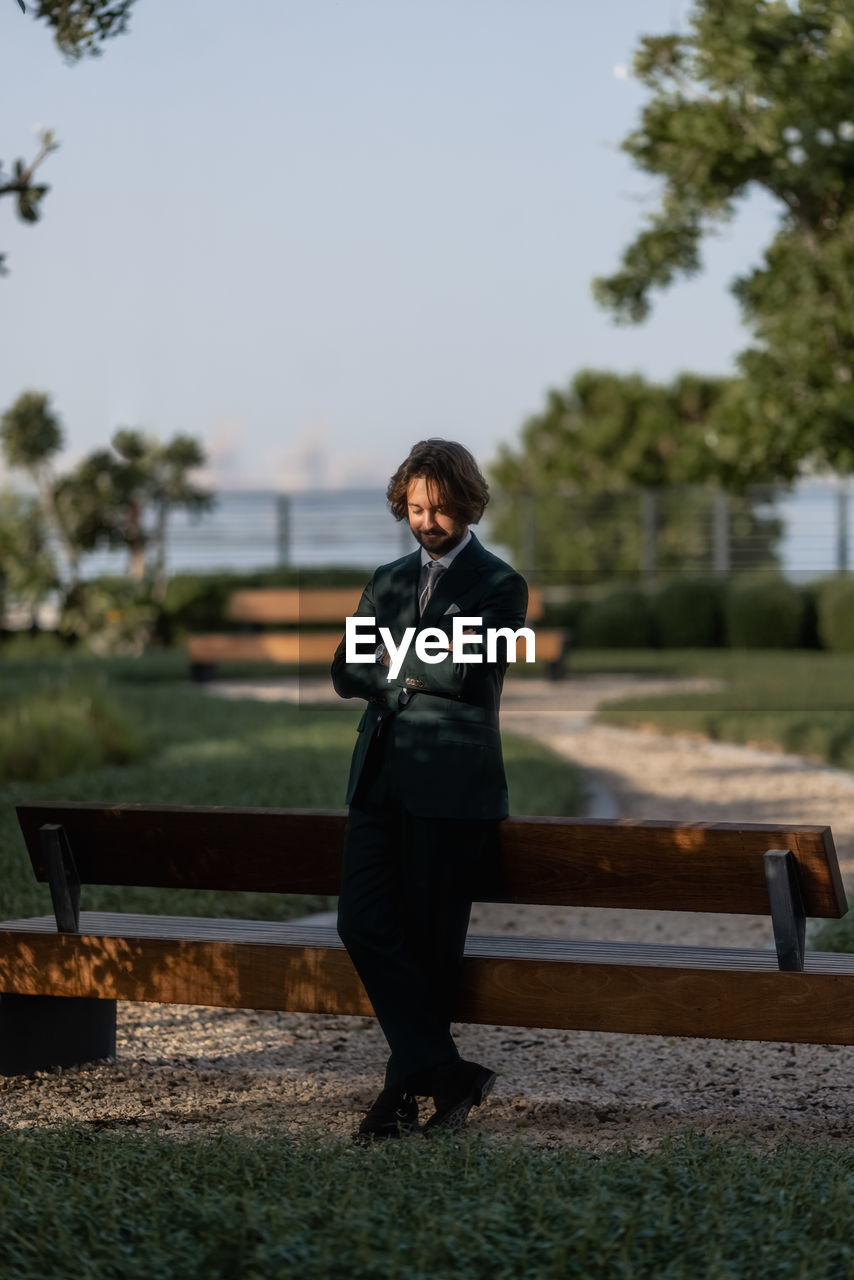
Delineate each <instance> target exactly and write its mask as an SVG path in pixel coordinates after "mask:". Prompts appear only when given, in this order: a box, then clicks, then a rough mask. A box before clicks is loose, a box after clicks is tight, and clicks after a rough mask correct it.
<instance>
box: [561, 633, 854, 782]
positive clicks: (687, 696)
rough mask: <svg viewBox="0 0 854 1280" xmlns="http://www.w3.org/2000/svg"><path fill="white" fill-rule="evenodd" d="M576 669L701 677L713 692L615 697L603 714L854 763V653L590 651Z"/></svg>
mask: <svg viewBox="0 0 854 1280" xmlns="http://www.w3.org/2000/svg"><path fill="white" fill-rule="evenodd" d="M572 671H573V674H576V675H586V674H592V673H594V672H595V673H603V672H622V673H627V672H631V673H634V674H637V675H646V676H679V677H686V676H702V677H706V678H709V679H714V680H720V681H721V682H722V683H723V687H722V688H721V689H720V690H719V691H716V692H709V693H680V694H668V695H665V696H660V697H651V696H649V697H647V696H640V697H634V698H630V699H624V700H622V701H620V702H614V703H610V704H609V705H608V706H607V707H603V708H602V709H601V710H600V712H599V715H598V718H599V719H600V720H602V721H603V722H605V723H607V724H619V725H642V726H645V727H654V728H658V729H661V730H662V731H663V732H666V733H701V734H704V735H705V736H706V737H709V738H718V739H722V740H725V741H728V742H742V743H750V744H751V745H754V746H761V747H767V748H770V749H772V750H774V749H777V750H782V751H788V752H792V753H794V754H797V755H804V756H810V757H812V758H814V759H816V760H821V761H827V762H830V763H831V764H835V765H839V766H841V767H842V768H847V769H854V654H843V653H823V652H817V651H813V650H781V649H773V650H738V651H736V650H726V649H679V650H642V651H637V650H618V649H612V650H608V651H605V650H584V649H579V650H578V651H577V652H576V653H575V654H574V655H573V658H572Z"/></svg>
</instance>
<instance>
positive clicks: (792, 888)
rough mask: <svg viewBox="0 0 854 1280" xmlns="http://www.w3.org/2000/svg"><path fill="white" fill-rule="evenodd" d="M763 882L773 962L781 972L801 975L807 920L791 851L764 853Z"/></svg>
mask: <svg viewBox="0 0 854 1280" xmlns="http://www.w3.org/2000/svg"><path fill="white" fill-rule="evenodd" d="M765 879H766V880H767V882H768V897H769V899H770V901H771V920H772V923H773V925H774V942H775V944H776V947H777V962H778V964H779V966H780V969H781V970H784V971H791V972H793V973H802V972H803V968H804V950H805V940H806V925H807V919H806V913H805V911H804V903H803V898H802V897H801V886H800V883H799V881H798V864H797V862H796V860H795V855H794V854H793V853H792V852H791V850H789V849H768V851H767V852H766V854H765Z"/></svg>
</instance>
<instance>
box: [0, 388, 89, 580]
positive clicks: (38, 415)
mask: <svg viewBox="0 0 854 1280" xmlns="http://www.w3.org/2000/svg"><path fill="white" fill-rule="evenodd" d="M62 446H63V432H62V427H61V425H60V422H59V419H58V418H57V417H56V414H55V413H54V412H53V410H52V409H51V407H50V398H49V396H47V395H46V394H45V393H44V392H42V391H24V392H23V393H22V394H21V395H20V396H19V397H18V399H17V400H16V401H15V403H14V404H13V405H12V406H11V407H10V408H9V409H7V410H6V412H5V413H4V414H3V416H2V418H0V449H2V452H3V458H4V460H5V462H6V465H7V466H8V467H9V468H10V469H11V470H20V471H24V472H25V473H26V474H27V475H28V476H29V477H30V479H31V480H32V481H33V483H34V484H35V487H36V491H37V493H38V496H39V503H40V506H41V512H42V517H43V519H44V521H45V524H46V525H47V528H48V529H49V531H50V533H51V534H52V535H53V538H54V540H55V543H56V546H57V550H58V552H59V554H60V557H61V559H60V562H59V563H58V564H57V578H58V581H59V583H60V585H61V586H62V589H63V590H64V591H65V592H68V591H70V590H71V589H72V588H73V587H74V586H76V584H77V582H78V581H79V577H80V546H79V545H78V543H77V541H76V540H75V537H74V530H73V528H72V527H71V525H70V524H69V522H68V517H69V515H70V513H69V512H67V511H63V509H62V506H61V504H60V503H59V502H58V500H57V487H58V481H57V477H56V472H55V470H54V459H55V457H56V456H57V454H58V453H59V452H60V450H61V449H62Z"/></svg>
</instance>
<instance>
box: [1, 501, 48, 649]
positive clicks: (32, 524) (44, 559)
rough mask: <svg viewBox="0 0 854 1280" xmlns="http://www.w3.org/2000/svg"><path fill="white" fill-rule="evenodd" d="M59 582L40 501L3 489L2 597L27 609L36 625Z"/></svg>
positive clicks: (32, 622) (33, 623) (32, 623)
mask: <svg viewBox="0 0 854 1280" xmlns="http://www.w3.org/2000/svg"><path fill="white" fill-rule="evenodd" d="M58 585H59V583H58V581H57V576H56V565H55V563H54V558H53V556H52V554H51V550H50V543H49V539H48V533H47V529H46V527H45V522H44V518H43V516H42V511H41V507H40V504H39V502H38V500H37V499H33V498H30V497H25V496H23V495H22V494H19V493H14V492H12V491H11V490H2V491H0V599H2V598H4V597H8V598H9V599H11V600H14V602H15V603H16V604H18V605H22V606H24V607H25V608H27V609H28V610H29V613H30V620H31V625H33V626H34V625H35V619H36V611H37V609H38V606H39V605H40V604H41V602H42V601H43V600H44V599H45V597H46V596H47V595H48V594H49V593H50V592H51V591H53V590H55V588H56V587H57V586H58Z"/></svg>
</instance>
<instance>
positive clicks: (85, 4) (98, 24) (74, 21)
mask: <svg viewBox="0 0 854 1280" xmlns="http://www.w3.org/2000/svg"><path fill="white" fill-rule="evenodd" d="M133 3H134V0H121V2H120V3H118V4H114V3H111V2H110V0H36V4H35V5H34V6H33V7H32V8H33V13H34V16H35V17H36V18H40V19H42V20H43V21H44V22H46V23H47V25H48V27H50V28H51V30H52V31H53V35H54V40H55V42H56V45H57V48H58V49H59V50H60V51H61V52H62V53H63V54H64V55H65V57H66V60H67V61H69V62H76V61H77V60H78V59H80V58H81V57H83V56H84V54H90V55H92V56H97V55H99V54H100V53H101V52H102V50H101V48H100V46H101V44H102V43H103V42H104V40H107V39H109V38H110V37H111V36H117V35H120V34H121V33H122V32H123V31H125V30H127V24H128V18H129V16H130V10H131V6H132V5H133ZM18 4H19V5H20V7H21V10H22V11H23V12H24V13H26V4H25V2H24V0H18ZM39 142H40V147H39V151H38V153H37V154H36V156H35V158H34V159H33V160H31V161H30V162H29V164H27V162H26V161H24V160H22V159H20V158H19V159H17V160H16V161H15V162H14V164H13V165H12V170H11V172H10V173H9V174H6V173H5V172H4V169H3V163H2V161H0V198H2V197H3V196H12V197H15V198H16V200H17V205H16V211H17V214H18V217H19V218H21V219H23V221H24V222H37V221H38V219H39V217H40V215H41V212H42V207H41V205H42V200H43V199H44V197H45V196H46V195H47V193H48V191H49V190H50V187H47V186H45V185H44V184H43V183H40V182H37V181H36V177H35V174H36V170H37V169H38V168H39V167H40V165H41V164H42V163H43V161H44V160H45V159H46V158H47V157H48V156H49V155H50V153H51V152H52V151H55V150H56V149H57V147H58V146H59V143H58V142H57V140H56V138H55V137H54V134H53V131H52V130H51V129H44V130H42V132H41V134H40V137H39ZM6 274H8V271H7V267H6V255H5V254H2V253H0V275H6Z"/></svg>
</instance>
